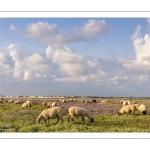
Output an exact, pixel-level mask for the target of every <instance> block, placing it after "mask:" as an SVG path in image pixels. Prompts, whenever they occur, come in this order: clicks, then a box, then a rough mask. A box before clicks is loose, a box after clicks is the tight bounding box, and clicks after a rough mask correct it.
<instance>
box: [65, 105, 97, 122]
mask: <svg viewBox="0 0 150 150" xmlns="http://www.w3.org/2000/svg"><path fill="white" fill-rule="evenodd" d="M79 116H81V117H82V121H84V117H85V116H86V117H87V118H89V120H90V122H92V123H93V122H94V118H93V117H92V116H91V115H90V114H89V113H88V112H87V110H86V109H85V108H82V107H78V106H73V107H70V108H69V109H68V122H69V121H70V118H71V120H72V121H74V117H79Z"/></svg>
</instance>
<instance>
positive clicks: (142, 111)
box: [138, 104, 147, 115]
mask: <svg viewBox="0 0 150 150" xmlns="http://www.w3.org/2000/svg"><path fill="white" fill-rule="evenodd" d="M138 111H139V112H141V113H142V114H143V115H146V114H147V108H146V106H145V105H144V104H140V105H139V108H138Z"/></svg>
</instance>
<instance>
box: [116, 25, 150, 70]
mask: <svg viewBox="0 0 150 150" xmlns="http://www.w3.org/2000/svg"><path fill="white" fill-rule="evenodd" d="M131 40H132V42H133V46H134V51H135V59H133V60H128V59H124V58H120V57H118V61H119V62H121V63H123V66H124V67H125V68H126V69H128V70H131V71H140V72H141V71H144V72H147V71H150V34H145V35H144V37H143V36H142V34H141V26H140V25H139V26H137V28H136V29H135V32H134V34H133V35H132V37H131Z"/></svg>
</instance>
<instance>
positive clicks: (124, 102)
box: [122, 101, 131, 106]
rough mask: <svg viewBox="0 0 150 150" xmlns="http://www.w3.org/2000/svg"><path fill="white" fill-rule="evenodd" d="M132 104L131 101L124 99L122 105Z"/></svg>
mask: <svg viewBox="0 0 150 150" xmlns="http://www.w3.org/2000/svg"><path fill="white" fill-rule="evenodd" d="M130 104H131V103H130V101H123V102H122V105H123V106H125V105H130Z"/></svg>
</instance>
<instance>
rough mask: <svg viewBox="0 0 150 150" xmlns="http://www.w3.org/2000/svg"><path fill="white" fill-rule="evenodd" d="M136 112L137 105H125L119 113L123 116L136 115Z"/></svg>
mask: <svg viewBox="0 0 150 150" xmlns="http://www.w3.org/2000/svg"><path fill="white" fill-rule="evenodd" d="M135 111H136V107H135V105H125V106H122V108H121V109H120V110H119V112H118V115H121V114H123V115H124V114H125V113H126V114H130V113H132V114H135Z"/></svg>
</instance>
